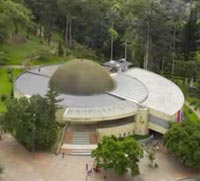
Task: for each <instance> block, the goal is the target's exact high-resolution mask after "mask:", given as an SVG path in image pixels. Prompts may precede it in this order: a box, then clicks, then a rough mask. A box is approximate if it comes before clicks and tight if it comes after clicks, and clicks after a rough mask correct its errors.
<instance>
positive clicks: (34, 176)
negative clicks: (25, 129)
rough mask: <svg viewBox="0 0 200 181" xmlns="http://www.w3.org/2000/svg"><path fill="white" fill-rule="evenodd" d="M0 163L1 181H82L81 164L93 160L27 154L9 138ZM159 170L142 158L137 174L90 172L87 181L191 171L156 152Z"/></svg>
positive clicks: (170, 176)
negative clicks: (0, 164) (123, 175)
mask: <svg viewBox="0 0 200 181" xmlns="http://www.w3.org/2000/svg"><path fill="white" fill-rule="evenodd" d="M0 162H2V163H3V164H4V166H5V168H6V169H5V172H4V174H3V175H2V178H1V179H0V180H1V181H85V180H86V170H85V164H86V163H88V165H89V167H91V166H92V164H93V159H92V158H91V157H89V156H68V155H65V157H64V158H62V155H58V156H56V155H54V154H48V153H35V154H31V153H29V152H28V151H27V150H26V149H24V148H23V147H22V146H21V145H20V144H19V143H17V142H16V141H15V140H14V139H13V138H12V137H11V136H10V135H4V136H3V141H0ZM157 163H158V164H159V168H157V169H155V168H149V167H148V160H147V159H146V158H145V159H143V160H142V161H141V163H140V171H141V173H142V174H141V175H140V176H139V177H136V178H134V179H133V178H132V177H131V176H130V175H127V176H125V177H118V176H116V175H115V174H114V173H112V172H107V173H105V172H101V173H92V174H91V175H90V176H89V177H88V178H87V181H103V180H105V179H104V178H103V177H104V174H106V176H107V179H106V180H107V181H169V180H170V181H172V180H177V179H179V178H184V177H187V176H190V175H194V174H195V171H193V170H190V169H187V168H185V167H184V166H183V165H182V164H180V163H178V162H177V161H176V160H174V159H173V158H172V157H171V156H170V155H166V154H164V153H161V152H158V154H157Z"/></svg>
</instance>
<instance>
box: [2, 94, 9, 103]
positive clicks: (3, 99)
mask: <svg viewBox="0 0 200 181" xmlns="http://www.w3.org/2000/svg"><path fill="white" fill-rule="evenodd" d="M7 98H8V97H7V95H6V94H2V95H1V100H2V101H3V102H4V101H5V100H6V99H7Z"/></svg>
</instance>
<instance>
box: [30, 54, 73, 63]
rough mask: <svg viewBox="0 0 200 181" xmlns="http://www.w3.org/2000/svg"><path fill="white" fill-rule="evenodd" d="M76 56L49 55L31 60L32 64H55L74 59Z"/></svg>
mask: <svg viewBox="0 0 200 181" xmlns="http://www.w3.org/2000/svg"><path fill="white" fill-rule="evenodd" d="M73 58H74V57H73V56H69V57H66V56H63V57H59V56H56V55H55V56H49V57H47V58H45V59H42V58H41V59H37V60H32V61H31V65H48V64H54V63H58V64H59V63H64V62H66V61H68V60H72V59H73Z"/></svg>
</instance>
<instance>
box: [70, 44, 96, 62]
mask: <svg viewBox="0 0 200 181" xmlns="http://www.w3.org/2000/svg"><path fill="white" fill-rule="evenodd" d="M72 54H73V55H74V56H75V57H77V58H85V59H92V60H95V59H97V57H96V55H95V52H94V51H93V50H91V49H89V48H86V47H85V46H82V45H79V44H77V45H76V47H75V48H74V49H73V50H72Z"/></svg>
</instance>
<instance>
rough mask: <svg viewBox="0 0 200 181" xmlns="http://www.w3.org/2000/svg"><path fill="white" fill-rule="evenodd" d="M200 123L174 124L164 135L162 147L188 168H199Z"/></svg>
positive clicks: (184, 122) (185, 122)
mask: <svg viewBox="0 0 200 181" xmlns="http://www.w3.org/2000/svg"><path fill="white" fill-rule="evenodd" d="M199 129H200V121H192V120H190V121H183V122H181V123H176V124H173V125H172V126H171V128H170V129H169V130H168V131H167V133H166V134H165V135H164V145H165V146H166V147H167V148H168V149H169V150H170V152H172V153H173V154H174V155H175V156H177V157H178V158H179V159H180V160H182V161H183V163H185V164H186V165H187V166H189V167H197V168H199V167H200V145H199V141H200V132H199Z"/></svg>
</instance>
